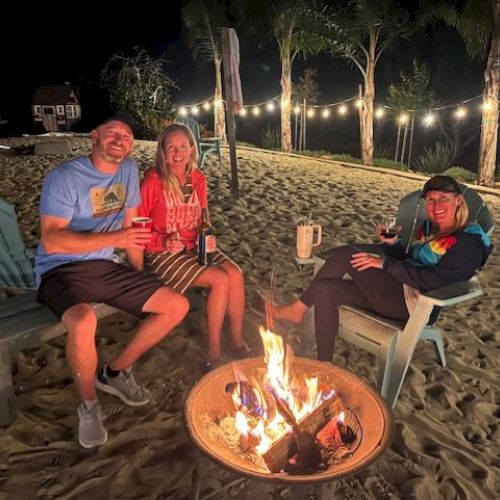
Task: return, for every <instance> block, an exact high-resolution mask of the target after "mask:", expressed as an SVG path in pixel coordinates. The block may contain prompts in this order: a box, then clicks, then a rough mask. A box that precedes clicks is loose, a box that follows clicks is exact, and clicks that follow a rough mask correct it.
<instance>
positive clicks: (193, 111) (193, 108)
mask: <svg viewBox="0 0 500 500" xmlns="http://www.w3.org/2000/svg"><path fill="white" fill-rule="evenodd" d="M191 114H192V115H194V116H198V115H199V114H200V109H199V108H198V106H191Z"/></svg>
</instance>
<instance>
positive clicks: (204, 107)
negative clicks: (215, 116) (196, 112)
mask: <svg viewBox="0 0 500 500" xmlns="http://www.w3.org/2000/svg"><path fill="white" fill-rule="evenodd" d="M203 109H204V110H205V111H208V110H209V109H210V103H209V102H208V101H205V102H204V103H203Z"/></svg>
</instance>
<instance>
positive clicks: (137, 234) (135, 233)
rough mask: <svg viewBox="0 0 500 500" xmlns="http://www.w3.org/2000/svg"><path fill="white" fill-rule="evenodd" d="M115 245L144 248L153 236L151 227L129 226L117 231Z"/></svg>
mask: <svg viewBox="0 0 500 500" xmlns="http://www.w3.org/2000/svg"><path fill="white" fill-rule="evenodd" d="M115 238H116V242H115V247H118V248H141V249H143V248H144V247H145V246H146V245H147V244H148V243H149V242H150V241H151V238H152V234H151V229H149V228H147V227H133V226H132V227H127V228H126V229H121V230H120V231H116V232H115Z"/></svg>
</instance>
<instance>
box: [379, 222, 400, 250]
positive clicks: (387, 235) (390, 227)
mask: <svg viewBox="0 0 500 500" xmlns="http://www.w3.org/2000/svg"><path fill="white" fill-rule="evenodd" d="M401 229H402V226H398V225H397V224H396V217H384V219H383V220H382V222H381V223H379V224H377V226H376V228H375V232H376V234H377V237H378V239H379V241H381V242H382V243H384V244H386V245H394V244H395V243H397V241H398V234H399V233H400V231H401Z"/></svg>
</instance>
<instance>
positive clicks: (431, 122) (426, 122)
mask: <svg viewBox="0 0 500 500" xmlns="http://www.w3.org/2000/svg"><path fill="white" fill-rule="evenodd" d="M435 120H436V117H435V116H434V115H433V114H432V113H427V115H425V118H424V125H425V126H426V127H430V126H431V125H434V121H435Z"/></svg>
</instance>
